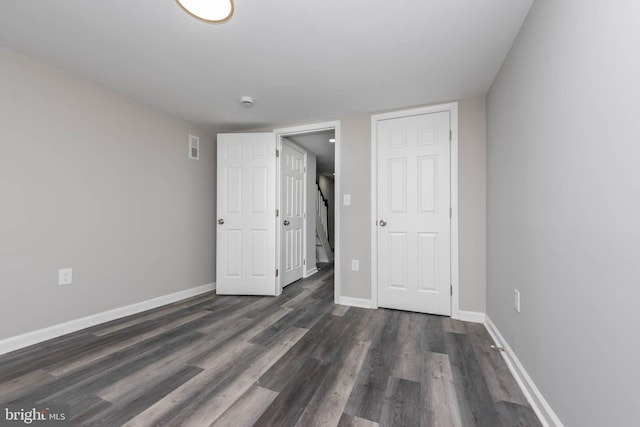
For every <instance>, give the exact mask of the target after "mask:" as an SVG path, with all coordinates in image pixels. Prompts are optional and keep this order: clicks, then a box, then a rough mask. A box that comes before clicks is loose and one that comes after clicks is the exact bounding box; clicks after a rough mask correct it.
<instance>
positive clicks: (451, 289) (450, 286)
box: [449, 285, 453, 296]
mask: <svg viewBox="0 0 640 427" xmlns="http://www.w3.org/2000/svg"><path fill="white" fill-rule="evenodd" d="M449 289H450V291H451V296H453V285H449Z"/></svg>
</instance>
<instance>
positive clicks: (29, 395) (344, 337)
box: [0, 268, 540, 427]
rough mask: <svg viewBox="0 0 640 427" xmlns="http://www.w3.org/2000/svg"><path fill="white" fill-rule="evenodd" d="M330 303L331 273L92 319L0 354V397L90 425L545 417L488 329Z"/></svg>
mask: <svg viewBox="0 0 640 427" xmlns="http://www.w3.org/2000/svg"><path fill="white" fill-rule="evenodd" d="M332 302H333V270H332V269H331V268H325V269H323V270H322V271H321V272H320V273H317V274H316V275H314V276H312V277H310V278H308V279H304V280H300V281H298V282H296V283H294V284H292V285H290V286H289V287H287V288H285V290H284V293H283V295H282V296H281V297H278V298H270V297H236V296H216V295H215V294H212V293H208V294H204V295H201V296H198V297H195V298H191V299H189V300H185V301H181V302H178V303H175V304H171V305H167V306H164V307H160V308H157V309H155V310H150V311H147V312H144V313H140V314H137V315H134V316H129V317H126V318H123V319H118V320H115V321H113V322H109V323H105V324H102V325H98V326H95V327H92V328H89V329H85V330H82V331H79V332H76V333H73V334H69V335H66V336H63V337H60V338H56V339H53V340H50V341H47V342H44V343H41V344H38V345H35V346H32V347H29V348H25V349H22V350H18V351H15V352H13V353H9V354H5V355H3V356H0V403H2V404H6V403H21V404H25V405H27V404H31V405H33V404H39V403H47V404H54V403H60V404H68V405H70V414H71V416H72V418H71V421H72V424H73V425H86V426H92V425H104V426H120V425H127V426H198V427H199V426H210V425H213V426H234V427H235V426H251V425H256V426H294V425H296V426H305V427H306V426H320V425H321V426H341V427H345V426H378V425H380V426H446V427H449V426H487V427H499V426H505V427H513V426H539V425H540V423H539V422H538V420H537V418H536V416H535V414H534V412H533V411H532V410H531V408H530V407H529V405H528V404H527V401H526V399H525V398H524V396H523V395H522V393H521V391H520V389H519V388H518V386H517V384H516V382H515V380H514V379H513V377H512V376H511V375H510V373H509V371H508V369H507V367H506V365H505V363H504V361H503V359H502V357H501V355H500V354H499V353H497V352H496V351H494V350H491V348H490V345H491V344H492V341H491V339H490V337H489V335H488V333H487V332H486V330H485V329H484V327H483V326H482V325H479V324H473V323H466V322H460V321H456V320H451V319H449V318H445V317H439V316H430V315H424V314H417V313H407V312H400V311H394V310H385V309H378V310H366V309H359V308H354V307H351V308H349V307H346V306H338V305H334V304H333V303H332Z"/></svg>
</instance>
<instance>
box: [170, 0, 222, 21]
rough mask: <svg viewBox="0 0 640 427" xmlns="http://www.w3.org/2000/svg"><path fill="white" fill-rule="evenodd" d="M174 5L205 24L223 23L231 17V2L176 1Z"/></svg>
mask: <svg viewBox="0 0 640 427" xmlns="http://www.w3.org/2000/svg"><path fill="white" fill-rule="evenodd" d="M176 3H178V4H179V5H180V7H182V8H183V9H184V10H185V11H186V12H187V13H188V14H190V15H192V16H195V17H196V18H198V19H201V20H203V21H206V22H224V21H227V20H229V18H231V15H233V0H176Z"/></svg>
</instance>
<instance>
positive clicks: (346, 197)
mask: <svg viewBox="0 0 640 427" xmlns="http://www.w3.org/2000/svg"><path fill="white" fill-rule="evenodd" d="M342 203H343V204H344V205H345V206H349V205H350V204H351V194H345V195H344V196H342Z"/></svg>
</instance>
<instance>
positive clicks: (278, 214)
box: [276, 209, 280, 217]
mask: <svg viewBox="0 0 640 427" xmlns="http://www.w3.org/2000/svg"><path fill="white" fill-rule="evenodd" d="M279 216H280V209H276V217H279Z"/></svg>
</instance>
